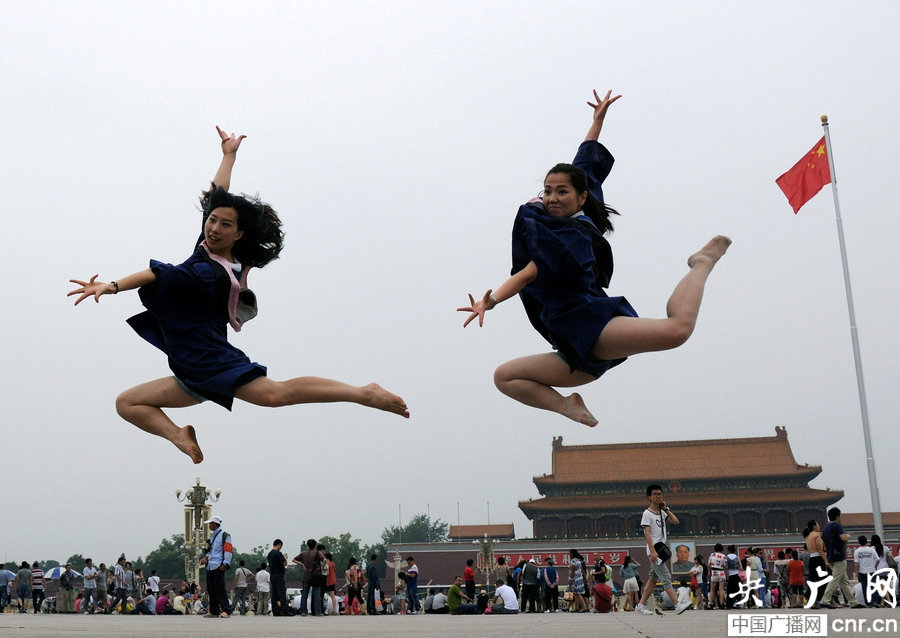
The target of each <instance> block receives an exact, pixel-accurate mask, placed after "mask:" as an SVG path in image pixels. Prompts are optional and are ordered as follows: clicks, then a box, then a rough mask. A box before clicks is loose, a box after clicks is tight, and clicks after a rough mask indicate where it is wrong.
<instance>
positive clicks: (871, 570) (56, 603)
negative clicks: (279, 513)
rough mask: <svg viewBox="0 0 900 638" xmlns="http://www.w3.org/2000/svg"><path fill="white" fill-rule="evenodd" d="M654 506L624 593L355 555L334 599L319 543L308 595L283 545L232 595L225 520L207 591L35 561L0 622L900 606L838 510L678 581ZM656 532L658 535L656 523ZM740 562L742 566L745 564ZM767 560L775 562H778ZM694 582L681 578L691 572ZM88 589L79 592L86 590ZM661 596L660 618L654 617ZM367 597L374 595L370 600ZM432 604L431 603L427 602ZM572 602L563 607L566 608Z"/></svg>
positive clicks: (313, 544)
mask: <svg viewBox="0 0 900 638" xmlns="http://www.w3.org/2000/svg"><path fill="white" fill-rule="evenodd" d="M647 497H648V499H649V500H650V505H649V507H648V508H647V510H646V512H645V515H644V516H645V522H646V524H645V525H643V528H644V530H645V539H646V543H647V548H646V553H647V560H648V563H649V565H650V574H649V578H648V580H647V581H646V582H644V583H642V582H641V573H640V571H639V568H640V567H641V564H640V562H638V560H636V559H635V558H634V557H632V556H630V555H626V556H625V557H624V560H623V562H622V565H621V566H620V567H619V573H618V576H619V579H618V582H616V578H615V574H614V571H613V566H611V565H607V564H606V563H605V562H604V561H603V559H602V558H601V559H598V560H597V561H595V562H594V564H593V565H588V564H587V562H586V560H585V558H584V556H582V554H581V553H580V552H579V551H578V550H577V549H574V548H573V549H571V550H570V551H569V555H568V564H567V565H566V566H565V569H566V570H567V572H568V582H567V585H566V587H565V588H562V587H561V586H560V571H559V569H558V568H557V566H556V564H555V560H554V558H553V557H546V558H545V559H544V560H543V562H542V563H540V564H539V562H538V561H537V560H535V559H534V558H531V559H529V560H525V559H522V560H520V561H519V562H518V563H517V564H516V565H509V564H507V562H506V559H505V557H503V556H500V557H499V558H498V559H497V562H496V564H495V565H494V566H493V569H492V574H491V576H493V580H492V581H491V582H492V583H493V584H494V587H493V591H491V590H490V588H489V589H487V590H485V589H481V590H480V591H479V589H478V587H477V586H476V576H477V575H478V572H479V570H478V568H477V567H475V565H474V559H471V558H470V559H468V560H467V561H466V565H465V568H464V569H463V570H462V574H461V575H458V576H455V577H454V578H453V582H452V584H451V585H450V586H449V587H432V588H429V590H428V591H427V592H422V593H420V591H419V584H418V582H419V568H418V566H417V565H416V561H415V558H414V557H413V556H408V557H407V558H406V569H405V570H403V571H400V572H399V574H398V581H397V582H396V583H394V595H393V596H388V595H387V593H386V591H385V587H383V586H382V584H381V580H380V578H379V574H378V571H379V570H378V569H377V563H378V555H377V554H372V555H370V556H369V557H368V560H367V561H366V564H365V566H362V565H360V564H358V562H357V559H356V557H351V558H350V559H349V560H348V563H347V566H346V569H345V570H344V572H343V580H344V584H343V586H341V587H340V588H339V587H338V576H339V572H338V567H337V565H335V562H334V557H333V555H332V554H331V553H330V552H329V551H328V548H327V547H325V546H324V545H322V544H321V543H318V542H317V541H316V540H315V539H309V540H308V541H306V543H305V549H304V550H303V551H301V552H300V553H299V554H297V555H296V556H294V557H293V558H291V559H290V562H291V563H293V564H294V565H297V566H299V568H300V570H301V578H300V580H301V587H300V589H299V590H297V591H296V592H295V593H294V594H293V595H291V596H289V595H288V590H287V587H286V580H285V570H286V568H287V566H288V563H289V556H288V554H287V553H285V552H284V551H283V549H284V544H283V541H282V540H281V539H275V541H274V542H273V543H272V549H271V550H270V551H269V553H268V555H267V556H266V561H265V562H263V563H262V564H260V565H259V566H257V567H256V568H255V570H254V569H250V568H248V567H247V566H246V564H245V561H243V560H240V561H239V562H238V565H237V567H236V568H235V569H234V572H233V579H232V580H231V591H230V592H229V591H228V588H227V586H226V582H225V580H226V579H225V574H226V573H227V572H228V571H229V570H231V569H232V567H233V566H232V564H231V562H232V557H233V554H232V545H231V536H230V535H229V534H228V533H227V532H226V531H225V530H223V529H222V519H221V518H220V517H218V516H214V517H212V518H211V519H210V520H208V521H205V523H206V524H207V525H208V526H209V532H210V533H209V540H208V544H209V547H208V551H207V553H206V555H205V556H203V558H202V559H201V561H200V562H201V565H202V566H203V567H204V569H205V572H206V591H204V590H203V588H202V587H201V586H200V585H199V584H197V583H188V582H187V581H184V580H183V581H181V583H180V584H176V583H167V584H163V583H162V581H161V579H160V577H159V576H158V574H157V572H156V570H155V569H154V570H151V571H150V574H149V575H148V576H145V574H144V573H143V570H142V569H141V568H139V567H138V568H134V569H132V564H131V563H130V562H129V561H127V560H126V559H125V556H124V555H122V556H120V557H119V558H118V560H117V561H116V563H115V564H114V565H113V566H112V567H110V568H107V566H106V564H105V563H100V564H99V565H98V566H97V567H95V566H94V564H93V561H92V560H91V559H90V558H88V559H86V560H85V565H84V568H83V569H82V573H81V574H78V573H77V572H75V571H74V570H73V569H72V565H71V564H67V565H65V567H64V568H60V567H57V568H54V570H53V571H52V572H47V573H46V574H45V573H44V571H43V570H42V569H41V568H40V565H39V564H38V563H37V562H35V563H33V564H32V565H30V566H29V564H28V563H27V562H22V564H21V566H20V567H19V570H18V572H15V573H14V572H12V571H10V570H8V569H6V566H5V565H0V613H2V612H3V611H4V608H5V607H6V606H7V605H8V604H9V605H15V606H16V609H17V610H18V611H19V612H20V613H26V612H27V611H28V609H29V606H30V608H31V610H32V611H33V612H34V613H39V612H41V611H55V612H57V613H83V614H93V613H105V614H125V613H130V614H146V615H166V614H200V615H203V616H204V617H207V618H225V617H229V616H231V615H232V614H233V613H239V614H241V615H247V614H254V615H269V614H271V615H272V616H297V615H299V616H307V615H309V616H322V615H365V614H369V615H375V614H401V615H415V614H478V613H496V614H518V613H559V612H560V611H562V609H561V607H563V608H564V610H565V611H567V612H570V613H586V612H588V611H593V612H598V613H608V612H610V611H619V603H620V602H621V604H622V610H623V611H635V612H639V613H644V614H653V613H659V614H662V613H663V610H666V609H673V610H674V611H675V612H676V613H679V614H680V613H683V612H684V611H686V610H687V609H692V608H693V609H728V610H730V609H741V608H752V607H772V608H796V607H814V608H816V609H820V608H832V607H839V606H847V607H856V608H860V607H866V606H884V605H888V604H890V605H891V606H895V605H896V599H897V583H898V580H900V579H898V578H897V559H896V558H895V557H894V556H893V555H892V553H891V551H890V548H889V547H886V546H885V545H884V543H883V542H882V540H881V538H880V537H879V536H878V535H877V534H873V535H872V536H871V538H869V537H866V536H859V537H858V539H857V542H858V544H859V546H858V547H857V548H856V549H855V551H854V552H853V562H854V563H855V565H856V576H857V583H856V584H855V585H854V586H853V587H851V586H850V580H849V576H848V573H847V571H848V570H847V560H846V559H847V543H848V541H849V540H850V534H848V533H847V532H845V531H844V529H843V527H842V526H841V524H840V521H841V511H840V509H838V508H836V507H833V508H831V509H830V510H829V511H828V518H829V523H828V524H827V525H826V526H825V527H824V529H820V527H819V523H818V521H815V520H810V521H809V522H808V524H807V527H806V529H805V530H804V533H803V536H804V538H803V543H802V545H801V546H799V547H786V548H784V549H783V550H779V551H778V552H777V559H776V560H774V561H771V560H770V561H769V562H767V561H766V553H765V552H763V551H762V550H760V548H758V547H752V546H751V547H747V548H746V549H745V550H744V551H743V552H740V551H739V550H738V548H737V547H735V545H728V546H727V548H726V547H724V546H723V545H722V543H716V544H715V546H714V549H713V552H712V553H710V555H709V556H708V557H704V556H703V555H699V554H698V555H696V556H694V558H693V563H689V562H688V561H689V560H690V555H689V553H688V550H689V548H688V547H687V545H685V544H680V545H677V546H676V557H677V560H676V561H675V562H674V566H677V567H678V569H677V570H676V577H675V578H676V579H677V582H675V583H674V585H677V586H678V588H677V590H676V588H675V587H674V586H673V577H672V576H671V574H670V573H669V568H668V564H669V560H670V558H671V552H670V551H669V550H668V544H667V542H668V539H667V538H666V521H668V520H673V521H675V522H677V518H675V515H674V514H673V513H672V511H671V509H670V508H669V507H667V506H666V504H665V501H664V500H663V498H662V488H661V487H660V486H659V485H650V486H648V488H647ZM657 521H659V522H658V524H657ZM742 553H743V556H742V555H741V554H742ZM771 555H772V554H771V553H770V557H771ZM688 565H690V569H689V571H688V572H687V573H686V574H685V573H680V570H681V569H682V568H684V567H685V566H688ZM48 578H53V579H59V587H58V590H57V592H56V596H55V598H53V599H47V600H45V590H46V588H45V581H46V580H47V579H48ZM78 578H80V579H81V580H82V583H81V587H79V586H78V582H77V579H78ZM658 589H661V592H659V601H658V602H655V604H654V605H653V611H651V610H650V608H648V606H646V603H647V602H648V600H649V599H650V598H651V597H654V596H656V595H657V593H658ZM364 593H365V596H364ZM423 594H424V595H423ZM561 603H562V604H561Z"/></svg>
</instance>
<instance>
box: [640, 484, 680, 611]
mask: <svg viewBox="0 0 900 638" xmlns="http://www.w3.org/2000/svg"><path fill="white" fill-rule="evenodd" d="M662 496H663V493H662V486H660V485H648V486H647V498H648V499H650V506H649V507H648V508H647V509H646V510H644V515H643V517H641V527H642V528H643V529H644V540H645V541H647V556H649V557H650V577H649V578H648V579H647V584H646V585H644V593H643V595H642V596H641V602H639V603H638V605H637V607H635V608H634V609H635V611H637V612H640V613H642V614H648V615H652V613H653V612H651V611H650V610H649V609H647V608H646V607H644V603H646V602H647V600H648V599H649V598H650V596H651V595H652V594H653V589H654V588H655V587H656V583H657V582H659V583H661V584H662V588H663V592H664V593H665V594H666V595H667V596H668V597H669V599H670V600H671V601H672V604H673V605H674V606H675V613H676V614H681V613H684V612H685V611H687V610H688V609H689V608H690V606H691V605H690V603H687V604H685V603H679V602H678V596H676V595H675V590H674V589H673V588H672V576H671V574H669V568H668V567H667V566H666V562H667V561H668V559H669V558H671V551H670V552H669V556H668V557H667V558H666V560H662V559H661V558H660V557H659V554H658V552H657V544H658V543H661V545H659V548H660V549H661V548H662V547H663V546H664V545H665V544H666V541H667V534H666V521H667V520H671V521H672V524H673V525H678V517H676V516H675V514H673V513H672V510H670V509H669V508H668V507H667V506H666V502H665V501H664V500H663V497H662ZM666 549H668V548H666ZM657 613H660V614H661V613H662V612H660V611H659V610H658V609H657Z"/></svg>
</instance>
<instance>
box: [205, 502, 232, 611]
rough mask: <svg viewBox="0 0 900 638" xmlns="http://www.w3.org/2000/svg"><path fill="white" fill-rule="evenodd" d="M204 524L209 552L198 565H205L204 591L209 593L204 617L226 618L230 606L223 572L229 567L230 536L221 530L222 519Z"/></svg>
mask: <svg viewBox="0 0 900 638" xmlns="http://www.w3.org/2000/svg"><path fill="white" fill-rule="evenodd" d="M204 523H205V524H207V525H209V551H208V552H206V556H204V557H203V558H201V559H200V564H201V565H204V564H205V565H206V591H207V592H208V593H209V613H207V614H206V615H205V616H204V617H205V618H228V617H230V616H231V606H230V605H229V604H228V594H227V593H226V592H225V570H227V569H228V568H229V567H231V554H232V551H233V547H232V545H231V535H230V534H228V532H226V531H225V530H224V529H222V519H221V518H219V517H218V516H213V517H212V518H211V519H209V520H208V521H204Z"/></svg>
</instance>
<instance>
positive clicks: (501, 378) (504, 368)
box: [494, 362, 514, 392]
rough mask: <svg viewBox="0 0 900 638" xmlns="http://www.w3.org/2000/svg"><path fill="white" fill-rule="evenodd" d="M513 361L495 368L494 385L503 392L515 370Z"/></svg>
mask: <svg viewBox="0 0 900 638" xmlns="http://www.w3.org/2000/svg"><path fill="white" fill-rule="evenodd" d="M510 364H511V362H507V363H503V364H500V365H499V366H498V367H497V369H496V370H494V385H495V386H497V389H498V390H500V391H501V392H502V391H503V388H504V387H505V386H506V384H508V383H509V382H510V381H512V379H513V378H514V376H513V371H512V366H511V365H510Z"/></svg>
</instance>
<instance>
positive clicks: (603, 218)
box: [544, 163, 619, 235]
mask: <svg viewBox="0 0 900 638" xmlns="http://www.w3.org/2000/svg"><path fill="white" fill-rule="evenodd" d="M556 174H563V175H568V177H569V181H570V182H572V188H574V189H575V191H576V192H577V193H579V194H582V193H587V199H586V200H584V206H583V207H582V210H583V211H584V214H585V215H587V216H588V219H590V220H591V221H592V222H594V225H595V226H596V227H597V228H599V229H600V232H601V233H602V234H604V235H605V234H606V233H611V232H612V231H613V225H612V221H610V219H609V216H610V215H618V214H619V212H618V211H617V210H615V209H614V208H612V207H610V206H607V205H606V204H605V203H603V202H601V201H600V200H598V199H597V198H596V197H594V196H593V195H592V194H591V191H590V188H588V178H587V173H585V172H584V171H583V170H581V169H580V168H578V167H577V166H574V165H572V164H565V163H560V164H557V165H556V166H554V167H553V168H551V169H550V170H549V171H547V176H546V177H545V178H544V179H547V177H550V176H551V175H556Z"/></svg>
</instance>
